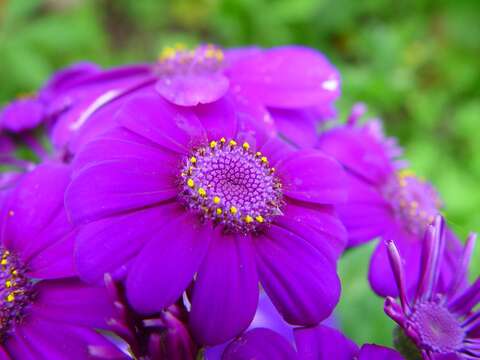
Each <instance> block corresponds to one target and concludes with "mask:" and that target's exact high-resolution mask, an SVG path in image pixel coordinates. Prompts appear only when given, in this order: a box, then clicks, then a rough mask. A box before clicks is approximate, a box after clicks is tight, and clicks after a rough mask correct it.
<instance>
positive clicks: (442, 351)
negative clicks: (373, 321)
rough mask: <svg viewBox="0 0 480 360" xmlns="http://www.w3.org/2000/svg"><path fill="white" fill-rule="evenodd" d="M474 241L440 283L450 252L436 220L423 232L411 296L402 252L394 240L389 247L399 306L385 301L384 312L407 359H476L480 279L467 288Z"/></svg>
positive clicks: (441, 224)
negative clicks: (449, 276)
mask: <svg viewBox="0 0 480 360" xmlns="http://www.w3.org/2000/svg"><path fill="white" fill-rule="evenodd" d="M475 238H476V236H475V235H474V234H471V235H470V236H469V237H468V239H467V242H466V244H465V247H464V249H463V254H462V256H461V261H460V262H459V265H458V267H457V268H456V269H454V270H455V273H454V274H455V275H454V276H453V277H452V279H451V281H450V283H448V284H442V283H441V277H440V275H441V274H440V269H441V266H442V263H443V262H445V261H446V254H447V253H448V249H446V239H445V224H444V221H443V218H441V217H440V216H437V217H436V218H435V222H434V224H432V225H430V226H429V227H428V228H427V231H426V234H425V241H424V243H423V249H422V254H421V263H420V272H419V276H418V278H417V279H416V285H417V287H416V292H415V294H414V296H410V295H409V294H408V293H407V290H406V277H407V276H409V275H410V274H409V273H407V272H406V271H405V267H404V265H403V264H402V262H403V261H402V256H403V254H402V253H401V251H399V250H398V249H397V247H396V245H395V243H394V242H393V241H389V242H388V243H387V245H386V246H387V248H388V254H389V258H390V262H391V268H392V272H393V273H394V275H395V281H396V285H397V287H398V291H399V298H400V303H397V302H396V301H395V299H393V298H392V297H387V299H386V300H385V312H386V313H387V314H388V315H389V316H390V317H391V318H392V319H393V320H395V321H396V322H397V324H398V325H399V326H400V328H401V332H400V333H399V336H398V338H397V346H398V347H399V349H402V350H403V351H405V353H406V354H407V353H408V354H411V355H410V357H407V359H410V358H412V359H417V358H421V357H420V355H421V356H422V357H423V358H424V359H427V360H430V359H432V360H438V359H445V360H446V359H458V360H460V359H462V360H463V359H465V360H466V359H478V358H480V310H479V309H478V307H477V306H478V304H479V303H480V279H479V278H477V279H476V281H475V282H474V283H473V284H472V285H470V286H468V285H467V284H468V280H467V275H468V266H469V262H470V258H471V255H472V251H473V247H474V243H475ZM415 356H416V357H415Z"/></svg>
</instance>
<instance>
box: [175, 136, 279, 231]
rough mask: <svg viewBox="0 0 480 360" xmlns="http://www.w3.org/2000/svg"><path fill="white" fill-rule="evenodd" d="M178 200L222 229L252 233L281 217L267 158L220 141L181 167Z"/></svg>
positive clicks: (245, 145)
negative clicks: (221, 226) (278, 216)
mask: <svg viewBox="0 0 480 360" xmlns="http://www.w3.org/2000/svg"><path fill="white" fill-rule="evenodd" d="M180 198H181V199H182V201H183V203H184V204H186V206H187V207H188V208H189V209H190V210H193V211H194V212H196V213H198V214H200V215H201V216H202V217H203V218H204V219H207V220H212V221H213V222H214V223H215V224H221V225H223V226H224V227H225V230H227V231H232V232H237V233H242V234H247V233H256V232H258V231H260V230H261V229H262V228H264V227H265V226H266V225H268V224H269V223H271V221H272V219H273V218H274V217H275V216H277V215H280V214H282V212H281V207H282V204H283V201H282V186H281V183H280V181H279V180H278V178H277V177H276V176H275V169H274V168H273V167H270V165H269V162H268V159H267V158H266V157H265V156H264V155H262V154H261V153H260V152H254V151H252V149H251V147H250V145H249V144H248V143H246V142H245V143H243V144H237V142H236V141H235V140H229V141H227V140H226V139H225V138H221V139H220V140H218V141H211V142H210V143H209V144H208V146H204V147H200V148H198V149H196V150H194V151H193V152H192V153H191V154H190V155H189V156H188V157H187V158H186V159H185V160H184V162H183V169H182V172H181V189H180Z"/></svg>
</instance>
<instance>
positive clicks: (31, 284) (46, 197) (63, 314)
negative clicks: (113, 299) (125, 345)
mask: <svg viewBox="0 0 480 360" xmlns="http://www.w3.org/2000/svg"><path fill="white" fill-rule="evenodd" d="M52 179H54V181H52ZM68 181H69V171H68V170H67V169H66V168H65V167H63V166H62V165H55V164H46V165H42V166H40V167H38V168H37V169H36V170H35V171H33V172H31V173H29V174H28V175H26V176H25V177H23V178H22V179H21V181H20V183H19V184H18V187H16V188H15V189H12V190H10V192H9V194H8V197H7V199H6V200H5V202H4V204H3V207H2V211H1V216H0V228H1V232H0V279H1V281H0V319H1V321H0V344H1V345H0V357H1V358H2V359H9V358H12V359H22V360H23V359H25V360H34V359H48V360H52V359H58V360H61V359H66V358H68V359H85V358H89V357H91V356H92V355H94V351H92V350H94V349H95V347H97V346H102V348H104V349H105V350H106V354H109V355H110V356H114V355H115V356H119V355H120V354H119V353H118V351H117V350H116V349H115V348H114V347H113V346H111V345H110V343H109V342H107V341H106V340H105V339H104V338H103V337H102V336H101V335H100V334H98V333H97V332H96V331H95V328H106V323H105V318H106V317H107V316H110V314H111V313H112V307H111V305H110V303H109V301H108V297H107V294H106V291H105V290H104V289H102V288H96V287H92V286H88V285H85V284H83V283H82V282H80V280H79V279H78V278H76V277H74V275H75V271H74V267H73V256H72V255H73V237H74V234H75V232H74V229H73V228H72V226H71V225H70V224H69V222H68V221H67V216H66V213H65V209H64V207H63V193H64V190H65V187H66V186H67V184H68ZM52 336H54V337H55V341H52ZM117 358H119V357H117Z"/></svg>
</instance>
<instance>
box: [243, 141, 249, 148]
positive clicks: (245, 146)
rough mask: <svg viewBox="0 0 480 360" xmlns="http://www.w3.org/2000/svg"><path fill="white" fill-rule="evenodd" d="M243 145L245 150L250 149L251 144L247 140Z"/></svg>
mask: <svg viewBox="0 0 480 360" xmlns="http://www.w3.org/2000/svg"><path fill="white" fill-rule="evenodd" d="M242 147H243V148H244V149H245V150H248V149H250V144H249V143H247V142H244V143H243V145H242Z"/></svg>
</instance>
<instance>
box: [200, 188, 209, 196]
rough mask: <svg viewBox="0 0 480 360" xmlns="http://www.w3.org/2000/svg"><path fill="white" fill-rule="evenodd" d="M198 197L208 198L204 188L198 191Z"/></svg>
mask: <svg viewBox="0 0 480 360" xmlns="http://www.w3.org/2000/svg"><path fill="white" fill-rule="evenodd" d="M198 195H200V196H201V197H205V196H207V192H206V191H205V189H204V188H199V189H198Z"/></svg>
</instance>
